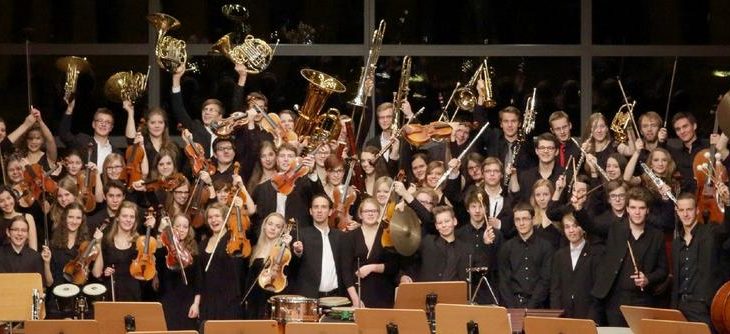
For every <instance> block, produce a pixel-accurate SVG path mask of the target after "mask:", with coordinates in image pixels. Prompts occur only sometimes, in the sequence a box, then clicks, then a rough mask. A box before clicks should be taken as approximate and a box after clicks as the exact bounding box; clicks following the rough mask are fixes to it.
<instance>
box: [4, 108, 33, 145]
mask: <svg viewBox="0 0 730 334" xmlns="http://www.w3.org/2000/svg"><path fill="white" fill-rule="evenodd" d="M35 122H36V117H35V116H33V113H30V114H28V116H26V117H25V120H24V121H23V123H21V124H20V126H18V127H17V128H16V129H15V130H13V132H11V133H10V134H9V135H8V140H10V142H11V143H13V144H15V142H16V141H18V139H20V136H22V135H23V134H24V133H26V132H27V131H28V130H29V129H30V127H31V126H33V124H35Z"/></svg>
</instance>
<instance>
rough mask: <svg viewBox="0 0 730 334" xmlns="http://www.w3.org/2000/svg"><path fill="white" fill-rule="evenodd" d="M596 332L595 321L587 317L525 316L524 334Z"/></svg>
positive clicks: (586, 333) (595, 333)
mask: <svg viewBox="0 0 730 334" xmlns="http://www.w3.org/2000/svg"><path fill="white" fill-rule="evenodd" d="M591 333H593V334H597V333H598V329H596V323H595V322H593V320H588V319H568V318H543V317H531V316H528V317H525V334H591Z"/></svg>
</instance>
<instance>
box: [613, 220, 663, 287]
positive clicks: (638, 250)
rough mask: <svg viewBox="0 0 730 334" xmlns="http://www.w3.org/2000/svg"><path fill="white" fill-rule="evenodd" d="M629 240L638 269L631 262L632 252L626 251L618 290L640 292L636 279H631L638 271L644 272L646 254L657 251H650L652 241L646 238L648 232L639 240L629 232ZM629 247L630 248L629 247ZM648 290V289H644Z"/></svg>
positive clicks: (642, 234)
mask: <svg viewBox="0 0 730 334" xmlns="http://www.w3.org/2000/svg"><path fill="white" fill-rule="evenodd" d="M628 233H629V235H628V240H629V243H630V244H631V249H632V250H633V252H634V260H635V261H636V266H637V267H636V268H634V262H633V261H632V260H631V252H629V251H626V255H625V258H624V262H623V264H622V265H621V271H620V272H619V276H618V277H619V278H618V288H620V289H621V290H628V291H633V290H636V291H640V289H639V287H638V286H636V284H635V283H634V279H633V278H631V276H632V275H634V274H635V273H636V270H637V269H638V270H639V271H641V272H643V271H644V268H642V267H641V262H642V261H641V259H643V258H644V254H645V253H646V252H648V251H655V250H650V249H649V246H650V240H649V238H647V237H646V231H644V232H643V233H641V235H640V236H639V238H638V239H635V238H634V236H633V235H632V233H631V230H629V231H628ZM627 247H628V246H627ZM644 290H646V289H644Z"/></svg>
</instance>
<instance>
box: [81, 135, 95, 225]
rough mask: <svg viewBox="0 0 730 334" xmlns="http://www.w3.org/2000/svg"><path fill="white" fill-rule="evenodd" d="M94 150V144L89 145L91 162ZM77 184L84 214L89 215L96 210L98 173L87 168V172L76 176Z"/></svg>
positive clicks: (88, 157) (88, 155)
mask: <svg viewBox="0 0 730 334" xmlns="http://www.w3.org/2000/svg"><path fill="white" fill-rule="evenodd" d="M93 150H94V144H92V143H89V145H88V147H87V160H86V161H91V152H92V151H93ZM76 184H78V185H79V198H80V200H81V204H82V205H83V206H84V212H86V213H89V212H91V211H94V209H96V195H95V194H94V188H95V187H96V171H92V170H91V168H86V170H85V171H83V172H81V173H78V174H77V175H76Z"/></svg>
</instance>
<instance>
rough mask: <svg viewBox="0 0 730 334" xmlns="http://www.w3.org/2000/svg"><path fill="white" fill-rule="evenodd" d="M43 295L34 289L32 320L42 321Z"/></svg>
mask: <svg viewBox="0 0 730 334" xmlns="http://www.w3.org/2000/svg"><path fill="white" fill-rule="evenodd" d="M42 302H43V299H41V294H40V293H39V292H38V289H33V304H32V305H31V310H30V318H31V320H41V303H42Z"/></svg>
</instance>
